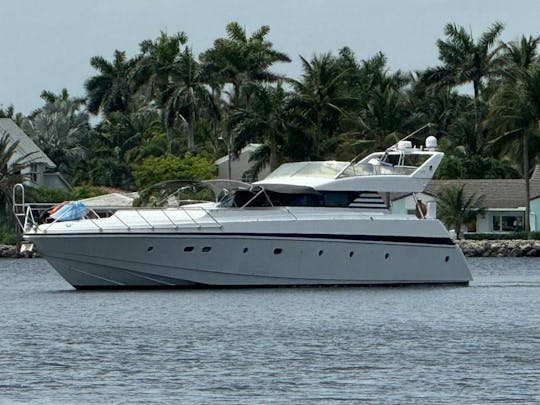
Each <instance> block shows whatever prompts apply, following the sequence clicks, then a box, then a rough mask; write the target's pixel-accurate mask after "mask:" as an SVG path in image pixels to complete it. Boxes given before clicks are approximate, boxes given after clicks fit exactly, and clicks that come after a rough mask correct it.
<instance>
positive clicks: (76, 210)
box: [50, 201, 88, 222]
mask: <svg viewBox="0 0 540 405" xmlns="http://www.w3.org/2000/svg"><path fill="white" fill-rule="evenodd" d="M87 211H88V207H87V206H86V205H84V204H83V203H82V202H80V201H73V202H70V203H67V204H64V205H63V206H62V207H61V208H60V209H58V211H56V212H55V213H54V214H52V215H51V216H50V217H51V218H52V219H54V220H56V221H59V222H62V221H75V220H77V219H81V218H82V217H84V215H85V214H86V212H87Z"/></svg>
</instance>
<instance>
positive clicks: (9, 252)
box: [0, 245, 39, 259]
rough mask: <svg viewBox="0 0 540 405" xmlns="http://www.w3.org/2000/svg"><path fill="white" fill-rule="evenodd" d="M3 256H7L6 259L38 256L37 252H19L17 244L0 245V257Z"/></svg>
mask: <svg viewBox="0 0 540 405" xmlns="http://www.w3.org/2000/svg"><path fill="white" fill-rule="evenodd" d="M3 257H5V258H8V259H18V258H24V259H31V258H34V257H39V254H38V253H37V252H23V253H19V248H18V246H13V245H0V259H1V258H3Z"/></svg>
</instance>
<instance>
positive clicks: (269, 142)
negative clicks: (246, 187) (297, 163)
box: [230, 85, 289, 177]
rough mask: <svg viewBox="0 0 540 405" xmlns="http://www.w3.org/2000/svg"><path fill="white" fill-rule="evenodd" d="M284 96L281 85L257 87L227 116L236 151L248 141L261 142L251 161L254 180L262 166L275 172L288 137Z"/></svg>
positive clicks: (287, 120) (287, 119)
mask: <svg viewBox="0 0 540 405" xmlns="http://www.w3.org/2000/svg"><path fill="white" fill-rule="evenodd" d="M286 99H287V94H286V92H285V91H284V89H283V87H282V86H281V85H278V86H277V87H270V86H263V85H259V86H257V88H256V89H255V90H254V91H253V93H252V95H251V97H250V100H249V102H248V105H247V107H246V108H242V109H238V110H236V111H235V112H234V113H233V114H232V115H231V116H230V122H231V125H232V128H233V136H234V139H235V144H234V149H235V150H236V151H237V152H238V151H239V150H241V149H242V148H243V147H244V146H245V145H247V144H248V143H249V142H261V143H263V145H262V146H261V147H259V149H257V150H256V151H255V152H254V154H253V156H252V159H250V160H252V161H254V162H255V164H254V166H253V168H252V170H251V175H252V177H256V176H257V174H258V173H259V172H260V170H262V169H263V167H264V166H265V165H266V164H269V166H270V170H275V169H276V168H277V167H278V165H279V163H280V158H281V157H282V156H283V154H284V152H285V149H286V142H287V134H288V122H289V118H288V112H287V108H286V105H287V102H286Z"/></svg>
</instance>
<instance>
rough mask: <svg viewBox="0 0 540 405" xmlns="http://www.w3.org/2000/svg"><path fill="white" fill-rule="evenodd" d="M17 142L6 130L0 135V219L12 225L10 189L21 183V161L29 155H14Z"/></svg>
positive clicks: (22, 178)
mask: <svg viewBox="0 0 540 405" xmlns="http://www.w3.org/2000/svg"><path fill="white" fill-rule="evenodd" d="M18 146H19V142H18V141H17V142H12V141H11V140H10V138H9V136H8V134H7V133H6V132H4V133H2V134H1V135H0V216H1V217H5V219H2V221H0V222H1V223H6V224H8V225H12V222H13V221H11V220H10V219H11V217H12V216H11V212H10V211H11V191H12V189H13V186H14V185H15V184H17V183H22V181H23V180H24V177H23V176H22V175H21V174H20V170H21V168H22V163H23V162H24V161H26V159H27V158H28V157H29V156H30V155H31V154H30V155H29V154H27V155H23V156H18V157H17V156H16V151H17V148H18Z"/></svg>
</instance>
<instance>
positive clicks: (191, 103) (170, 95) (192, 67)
mask: <svg viewBox="0 0 540 405" xmlns="http://www.w3.org/2000/svg"><path fill="white" fill-rule="evenodd" d="M160 100H161V104H162V105H163V106H164V114H165V117H166V123H167V125H168V126H170V127H173V126H174V124H175V122H176V121H177V120H178V119H180V120H181V121H183V122H185V123H186V125H187V149H188V151H190V152H192V151H194V150H195V124H196V120H197V118H198V116H199V115H200V109H201V108H202V107H203V106H205V107H207V109H209V110H214V109H215V108H213V103H212V102H213V99H212V97H211V94H210V92H209V91H208V88H207V86H206V83H205V80H204V77H203V71H202V69H201V66H200V65H199V63H197V61H196V60H195V59H194V58H193V54H192V50H191V49H190V48H187V47H186V48H185V49H184V51H183V52H182V53H181V54H180V55H179V58H178V60H177V63H176V64H175V66H174V69H173V70H172V71H171V76H170V82H169V84H168V86H167V88H166V89H165V90H164V91H163V92H162V94H161V96H160Z"/></svg>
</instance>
